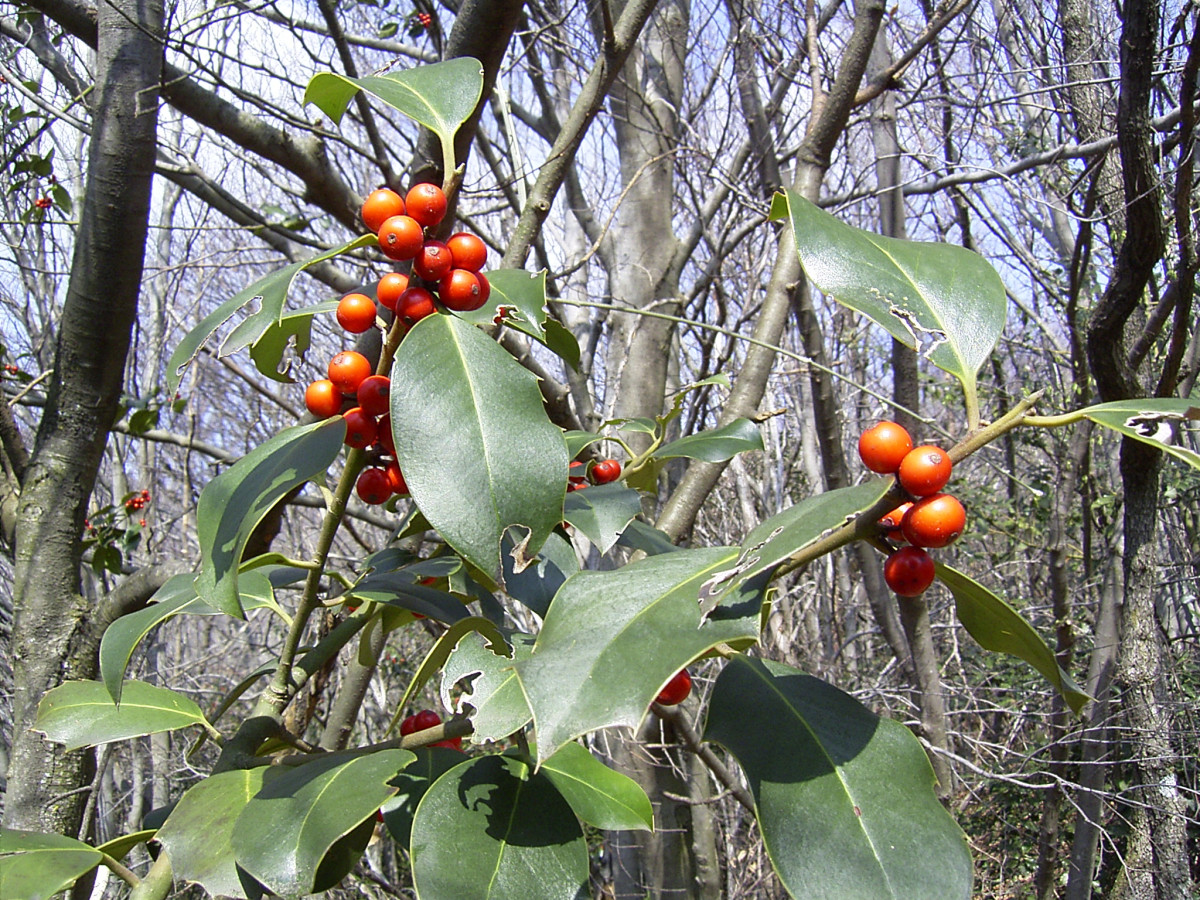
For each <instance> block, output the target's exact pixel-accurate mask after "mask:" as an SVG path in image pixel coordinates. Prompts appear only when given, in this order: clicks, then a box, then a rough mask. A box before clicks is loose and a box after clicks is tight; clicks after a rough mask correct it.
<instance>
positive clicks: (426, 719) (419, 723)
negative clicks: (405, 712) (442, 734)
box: [413, 709, 442, 731]
mask: <svg viewBox="0 0 1200 900" xmlns="http://www.w3.org/2000/svg"><path fill="white" fill-rule="evenodd" d="M413 719H414V720H415V721H414V722H413V724H414V725H415V726H416V730H417V731H424V730H425V729H426V728H433V726H435V725H441V724H442V717H441V716H439V715H438V714H437V713H435V712H434V711H433V710H432V709H423V710H421V711H420V712H419V713H417V714H416V715H415V716H413Z"/></svg>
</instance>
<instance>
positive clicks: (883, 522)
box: [879, 503, 912, 538]
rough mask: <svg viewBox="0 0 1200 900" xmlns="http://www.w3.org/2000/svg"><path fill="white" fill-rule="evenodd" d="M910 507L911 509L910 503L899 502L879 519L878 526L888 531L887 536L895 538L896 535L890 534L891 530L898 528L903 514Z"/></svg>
mask: <svg viewBox="0 0 1200 900" xmlns="http://www.w3.org/2000/svg"><path fill="white" fill-rule="evenodd" d="M910 509H912V503H901V504H900V505H899V506H897V507H896V508H895V509H893V510H892V511H891V512H890V513H888V514H887V515H885V516H884V517H883V518H881V519H880V520H879V527H880V528H882V529H883V530H884V531H886V532H889V535H888V536H889V537H893V538H895V537H896V535H895V534H891V532H896V531H899V530H900V523H901V521H902V520H903V519H904V514H905V513H906V512H908V511H909V510H910Z"/></svg>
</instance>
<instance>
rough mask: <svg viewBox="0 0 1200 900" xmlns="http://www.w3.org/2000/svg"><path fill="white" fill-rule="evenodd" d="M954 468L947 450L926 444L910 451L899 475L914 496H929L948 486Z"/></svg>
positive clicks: (901, 482)
mask: <svg viewBox="0 0 1200 900" xmlns="http://www.w3.org/2000/svg"><path fill="white" fill-rule="evenodd" d="M953 468H954V464H953V463H952V462H950V456H949V455H948V454H947V453H946V451H945V450H943V449H942V448H941V447H934V446H932V445H930V444H925V445H923V446H920V447H916V448H914V449H912V450H910V451H909V452H908V454H907V455H906V456H905V457H904V459H903V461H901V463H900V471H899V472H898V477H899V479H900V484H901V485H902V486H903V487H904V489H905V490H906V491H908V492H909V493H910V494H912V495H913V496H914V497H928V496H929V495H930V494H936V493H937V492H938V491H940V490H941V489H942V488H944V487H945V486H946V482H947V481H949V480H950V472H951V470H952V469H953Z"/></svg>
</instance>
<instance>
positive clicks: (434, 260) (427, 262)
mask: <svg viewBox="0 0 1200 900" xmlns="http://www.w3.org/2000/svg"><path fill="white" fill-rule="evenodd" d="M412 265H413V271H414V272H416V273H417V274H418V275H420V276H421V277H422V278H424V279H425V280H426V281H441V279H442V276H443V275H445V274H446V273H447V272H449V271H450V267H451V266H453V265H454V259H453V258H452V257H451V256H450V248H449V247H447V246H446V245H445V244H443V243H442V242H441V241H426V242H425V243H424V244H422V245H421V249H420V250H419V251H418V252H417V255H416V256H414V257H413V264H412Z"/></svg>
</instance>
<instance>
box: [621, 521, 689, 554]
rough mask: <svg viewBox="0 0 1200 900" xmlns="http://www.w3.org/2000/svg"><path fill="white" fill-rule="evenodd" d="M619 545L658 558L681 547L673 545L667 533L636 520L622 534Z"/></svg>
mask: <svg viewBox="0 0 1200 900" xmlns="http://www.w3.org/2000/svg"><path fill="white" fill-rule="evenodd" d="M617 543H618V544H620V545H621V546H622V547H628V548H629V549H630V550H641V551H642V552H643V553H645V554H646V555H647V556H657V555H658V554H660V553H673V552H674V551H676V550H678V549H679V547H677V546H675V545H674V544H673V543H671V538H670V535H668V534H667V533H666V532H665V531H662V530H660V529H658V528H655V527H654V526H653V525H647V524H646V523H645V522H643V521H642V520H641V519H634V520H633V521H632V522H630V523H629V525H628V526H627V527H626V528H625V530H624V531H622V532H621V537H620V538H619V539H618V540H617Z"/></svg>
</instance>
